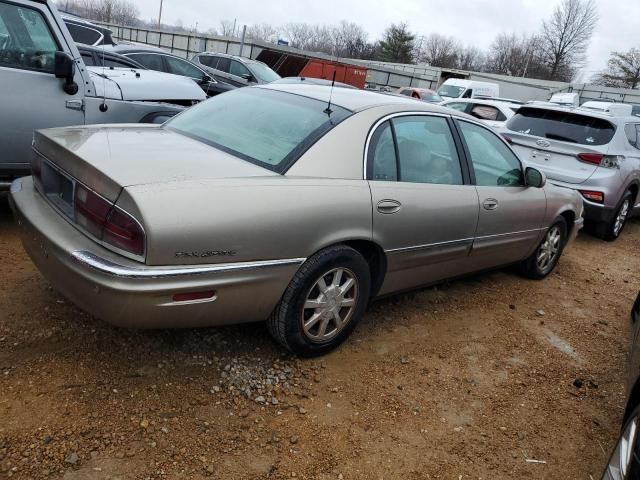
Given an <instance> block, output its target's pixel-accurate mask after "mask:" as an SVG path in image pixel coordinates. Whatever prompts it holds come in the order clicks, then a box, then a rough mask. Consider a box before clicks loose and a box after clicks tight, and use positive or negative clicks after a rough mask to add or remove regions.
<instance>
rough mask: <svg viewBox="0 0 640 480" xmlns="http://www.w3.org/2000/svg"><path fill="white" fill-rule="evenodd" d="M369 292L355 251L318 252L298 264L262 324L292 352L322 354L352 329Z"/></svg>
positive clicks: (361, 259) (365, 272)
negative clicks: (266, 319)
mask: <svg viewBox="0 0 640 480" xmlns="http://www.w3.org/2000/svg"><path fill="white" fill-rule="evenodd" d="M370 291H371V276H370V271H369V265H368V264H367V262H366V260H365V259H364V257H363V256H362V255H360V253H358V252H357V251H356V250H354V249H353V248H351V247H348V246H346V245H336V246H334V247H330V248H327V249H324V250H321V251H320V252H318V253H316V254H315V255H313V256H312V257H311V258H309V259H308V260H307V261H306V262H305V263H304V264H303V265H302V266H301V267H300V270H298V272H297V273H296V275H295V276H294V277H293V279H292V280H291V283H289V286H288V287H287V289H286V290H285V293H284V295H283V296H282V300H281V301H280V303H279V304H278V306H277V307H276V309H275V310H274V312H273V313H272V315H271V317H270V318H269V320H268V321H267V327H268V329H269V332H270V333H271V335H272V336H273V338H274V339H275V340H276V341H277V342H278V343H280V344H281V345H283V346H284V347H285V348H287V349H289V350H290V351H292V352H293V353H295V354H297V355H300V356H303V357H316V356H319V355H323V354H325V353H327V352H329V351H331V350H333V349H334V348H336V347H337V346H338V345H340V344H341V343H342V342H343V341H344V340H345V339H346V338H347V337H348V336H349V334H350V333H351V331H352V330H353V329H354V328H355V326H356V324H357V323H358V321H359V320H360V319H361V317H362V316H363V314H364V311H365V309H366V307H367V303H368V302H369V295H370Z"/></svg>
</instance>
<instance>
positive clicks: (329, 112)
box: [324, 70, 337, 115]
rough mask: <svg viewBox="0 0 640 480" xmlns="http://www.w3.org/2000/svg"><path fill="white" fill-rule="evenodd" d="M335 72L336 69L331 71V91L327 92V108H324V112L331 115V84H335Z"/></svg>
mask: <svg viewBox="0 0 640 480" xmlns="http://www.w3.org/2000/svg"><path fill="white" fill-rule="evenodd" d="M336 72H337V70H334V71H333V80H332V81H331V91H330V92H329V103H328V104H327V108H325V109H324V113H326V114H327V115H331V114H332V113H333V110H331V98H332V97H333V86H334V85H335V84H336Z"/></svg>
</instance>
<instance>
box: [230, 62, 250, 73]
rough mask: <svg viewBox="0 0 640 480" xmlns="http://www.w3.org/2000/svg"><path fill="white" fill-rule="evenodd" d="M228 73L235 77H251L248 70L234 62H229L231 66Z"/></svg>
mask: <svg viewBox="0 0 640 480" xmlns="http://www.w3.org/2000/svg"><path fill="white" fill-rule="evenodd" d="M229 73H230V74H231V75H235V76H236V77H242V76H243V75H245V76H246V75H251V72H249V69H248V68H247V67H245V66H244V65H242V64H241V63H240V62H237V61H236V60H231V65H230V67H229Z"/></svg>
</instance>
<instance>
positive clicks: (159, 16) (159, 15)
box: [158, 0, 162, 28]
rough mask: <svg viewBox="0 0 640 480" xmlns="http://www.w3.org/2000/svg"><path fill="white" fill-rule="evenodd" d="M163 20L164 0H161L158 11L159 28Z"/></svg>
mask: <svg viewBox="0 0 640 480" xmlns="http://www.w3.org/2000/svg"><path fill="white" fill-rule="evenodd" d="M161 22H162V0H160V12H159V13H158V28H160V24H161Z"/></svg>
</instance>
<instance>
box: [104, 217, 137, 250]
mask: <svg viewBox="0 0 640 480" xmlns="http://www.w3.org/2000/svg"><path fill="white" fill-rule="evenodd" d="M102 240H103V241H104V242H107V243H108V244H109V245H113V246H114V247H117V248H120V249H122V250H125V251H127V252H131V253H133V254H135V255H142V254H143V253H144V231H143V230H142V227H141V226H140V224H139V223H138V222H136V221H135V219H134V218H133V217H132V216H130V215H129V214H127V213H125V212H123V211H122V210H119V209H118V208H113V209H112V210H111V213H110V214H109V216H108V217H107V221H106V223H105V224H104V229H103V230H102Z"/></svg>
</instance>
